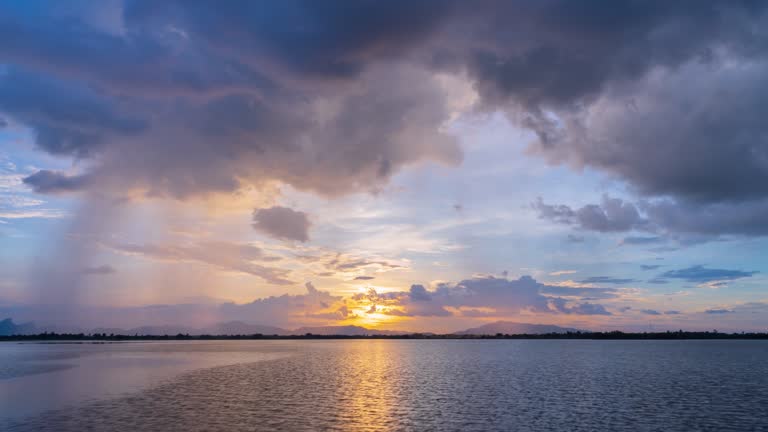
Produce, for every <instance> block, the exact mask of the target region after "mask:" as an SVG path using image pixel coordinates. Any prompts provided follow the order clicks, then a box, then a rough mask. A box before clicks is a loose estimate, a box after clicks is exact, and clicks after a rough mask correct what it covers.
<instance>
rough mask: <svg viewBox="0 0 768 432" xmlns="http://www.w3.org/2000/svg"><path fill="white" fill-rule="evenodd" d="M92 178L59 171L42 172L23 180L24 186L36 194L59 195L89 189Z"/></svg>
mask: <svg viewBox="0 0 768 432" xmlns="http://www.w3.org/2000/svg"><path fill="white" fill-rule="evenodd" d="M90 181H91V180H90V177H89V176H84V175H79V176H78V175H67V174H64V173H61V172H58V171H49V170H40V171H37V172H36V173H34V174H32V175H30V176H27V177H25V178H24V179H23V182H24V184H26V185H28V186H30V187H32V189H34V191H35V192H40V193H45V194H57V193H66V192H75V191H79V190H82V189H83V188H85V187H87V186H88V185H89V183H90Z"/></svg>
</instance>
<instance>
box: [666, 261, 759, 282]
mask: <svg viewBox="0 0 768 432" xmlns="http://www.w3.org/2000/svg"><path fill="white" fill-rule="evenodd" d="M757 273H758V272H757V271H742V270H726V269H711V268H706V267H704V266H701V265H695V266H692V267H688V268H684V269H679V270H669V271H667V272H664V273H662V274H661V275H660V277H663V278H667V279H682V280H685V281H687V282H698V283H707V282H717V281H731V280H736V279H742V278H747V277H752V276H753V275H755V274H757Z"/></svg>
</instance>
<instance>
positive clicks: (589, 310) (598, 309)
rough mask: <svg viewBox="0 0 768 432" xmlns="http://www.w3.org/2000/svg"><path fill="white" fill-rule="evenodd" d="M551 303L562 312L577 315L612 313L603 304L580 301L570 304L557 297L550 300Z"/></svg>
mask: <svg viewBox="0 0 768 432" xmlns="http://www.w3.org/2000/svg"><path fill="white" fill-rule="evenodd" d="M550 305H551V306H553V307H554V309H555V310H557V311H558V312H560V313H564V314H569V315H570V314H575V315H612V314H611V313H610V312H608V311H607V310H606V309H605V307H604V306H603V305H600V304H595V303H579V304H574V305H568V304H567V303H566V302H565V300H564V299H560V298H555V299H552V300H550Z"/></svg>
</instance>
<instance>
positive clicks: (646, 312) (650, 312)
mask: <svg viewBox="0 0 768 432" xmlns="http://www.w3.org/2000/svg"><path fill="white" fill-rule="evenodd" d="M640 313H643V314H645V315H661V312H659V311H657V310H653V309H642V310H640Z"/></svg>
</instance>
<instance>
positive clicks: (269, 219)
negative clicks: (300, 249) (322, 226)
mask: <svg viewBox="0 0 768 432" xmlns="http://www.w3.org/2000/svg"><path fill="white" fill-rule="evenodd" d="M311 225H312V224H311V222H310V221H309V217H308V216H307V214H306V213H304V212H301V211H296V210H292V209H290V208H287V207H278V206H275V207H270V208H265V209H256V210H254V211H253V228H254V229H255V230H256V231H259V232H261V233H264V234H266V235H268V236H270V237H274V238H277V239H281V240H295V241H300V242H306V241H308V240H309V228H310V226H311Z"/></svg>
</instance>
